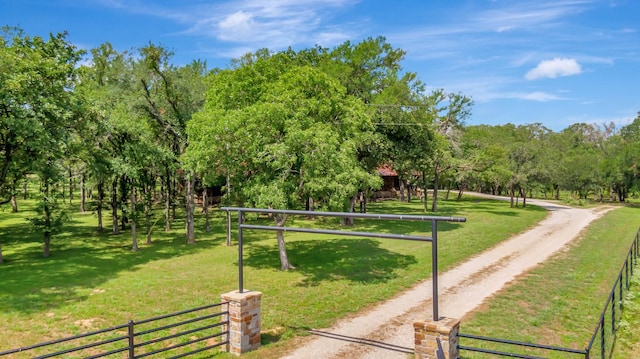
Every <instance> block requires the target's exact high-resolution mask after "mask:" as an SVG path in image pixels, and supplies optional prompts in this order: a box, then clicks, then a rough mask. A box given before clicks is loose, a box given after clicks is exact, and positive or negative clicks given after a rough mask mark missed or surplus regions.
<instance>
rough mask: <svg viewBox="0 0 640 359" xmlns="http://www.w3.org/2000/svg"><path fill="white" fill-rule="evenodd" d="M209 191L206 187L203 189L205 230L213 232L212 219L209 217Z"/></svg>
mask: <svg viewBox="0 0 640 359" xmlns="http://www.w3.org/2000/svg"><path fill="white" fill-rule="evenodd" d="M208 192H209V191H208V190H207V189H206V188H205V189H204V190H203V191H202V212H204V221H205V222H204V230H205V231H206V232H207V233H209V232H211V220H210V219H209V196H208V195H207V193H208Z"/></svg>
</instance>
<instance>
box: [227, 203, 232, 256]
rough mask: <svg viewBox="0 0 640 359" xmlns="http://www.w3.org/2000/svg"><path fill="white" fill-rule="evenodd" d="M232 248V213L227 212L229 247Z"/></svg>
mask: <svg viewBox="0 0 640 359" xmlns="http://www.w3.org/2000/svg"><path fill="white" fill-rule="evenodd" d="M229 246H231V211H230V210H227V247H229Z"/></svg>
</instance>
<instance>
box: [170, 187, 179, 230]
mask: <svg viewBox="0 0 640 359" xmlns="http://www.w3.org/2000/svg"><path fill="white" fill-rule="evenodd" d="M177 197H178V180H177V179H175V178H174V179H173V184H172V186H171V198H172V199H174V198H177ZM177 202H178V201H171V221H175V220H176V218H177V217H176V208H177V207H178V203H177Z"/></svg>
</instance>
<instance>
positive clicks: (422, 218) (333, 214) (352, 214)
mask: <svg viewBox="0 0 640 359" xmlns="http://www.w3.org/2000/svg"><path fill="white" fill-rule="evenodd" d="M220 210H221V211H235V212H238V211H239V212H243V213H273V214H291V215H301V216H313V217H343V218H344V217H348V218H371V219H398V220H403V221H434V220H435V221H439V222H466V221H467V219H466V218H464V217H441V216H418V215H411V214H375V213H355V212H319V211H299V210H293V209H266V208H240V207H222V208H220Z"/></svg>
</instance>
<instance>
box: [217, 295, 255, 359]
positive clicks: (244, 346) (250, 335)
mask: <svg viewBox="0 0 640 359" xmlns="http://www.w3.org/2000/svg"><path fill="white" fill-rule="evenodd" d="M221 297H222V301H223V302H229V316H228V318H227V317H226V316H225V317H223V320H227V319H228V320H229V326H228V327H227V326H224V327H223V330H227V329H228V330H229V344H228V345H227V351H228V352H229V353H232V354H235V355H240V354H242V353H246V352H248V351H251V350H255V349H258V348H259V347H260V301H261V299H262V293H261V292H254V291H247V290H245V291H244V292H243V293H239V292H238V291H237V290H236V291H232V292H228V293H224V294H222V295H221Z"/></svg>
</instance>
